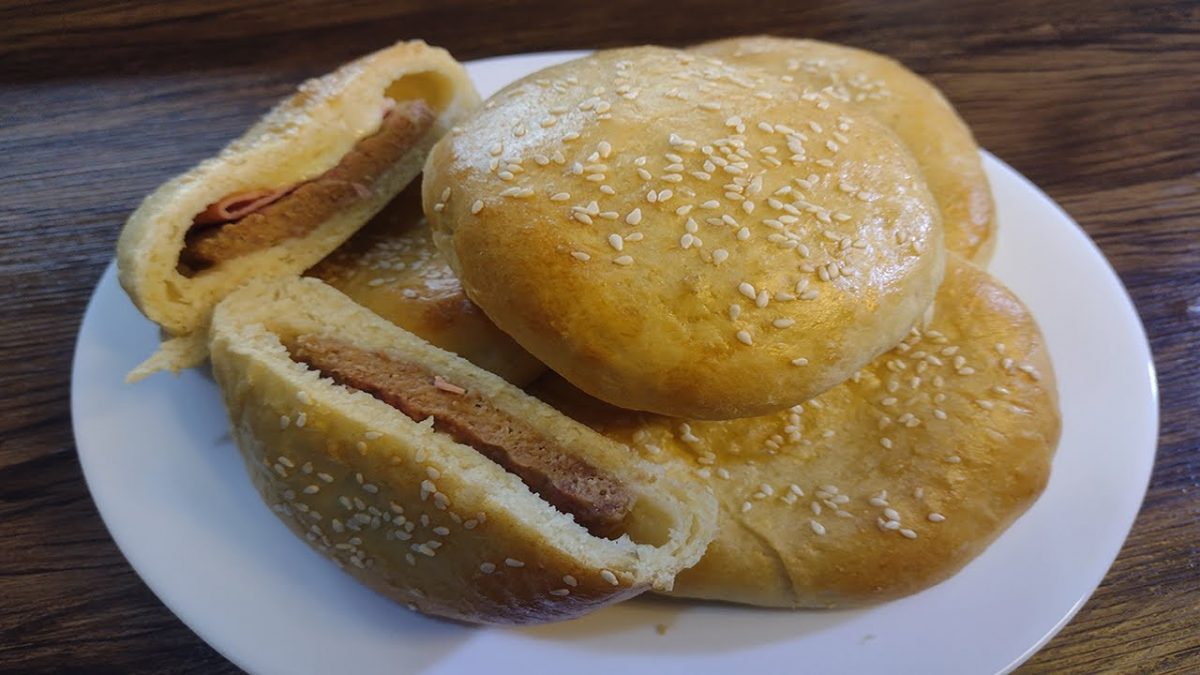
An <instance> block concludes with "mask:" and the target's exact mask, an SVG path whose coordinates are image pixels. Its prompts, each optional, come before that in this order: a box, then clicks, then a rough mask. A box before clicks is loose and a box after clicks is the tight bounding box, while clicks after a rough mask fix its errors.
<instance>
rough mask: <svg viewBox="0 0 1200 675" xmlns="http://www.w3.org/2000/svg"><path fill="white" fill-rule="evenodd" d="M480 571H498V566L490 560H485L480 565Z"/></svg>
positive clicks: (489, 572)
mask: <svg viewBox="0 0 1200 675" xmlns="http://www.w3.org/2000/svg"><path fill="white" fill-rule="evenodd" d="M479 571H480V572H483V573H484V574H491V573H492V572H495V571H496V566H495V565H493V564H492V563H490V562H485V563H482V564H480V565H479Z"/></svg>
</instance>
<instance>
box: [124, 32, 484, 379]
mask: <svg viewBox="0 0 1200 675" xmlns="http://www.w3.org/2000/svg"><path fill="white" fill-rule="evenodd" d="M389 98H390V99H392V100H397V98H399V99H400V100H412V99H414V98H422V99H424V100H426V102H427V104H429V105H430V106H431V107H433V108H434V110H435V111H436V114H437V117H436V120H435V122H434V123H433V125H432V126H431V127H430V129H429V131H428V132H427V133H426V134H425V135H424V136H423V137H421V138H420V139H419V140H418V141H417V142H416V143H415V145H414V147H413V149H412V151H411V152H409V153H407V154H406V155H405V156H404V157H403V158H402V159H401V160H400V161H399V162H397V163H396V164H394V165H393V166H392V167H391V168H390V169H389V170H387V171H386V172H385V173H384V174H382V175H381V176H380V177H379V178H378V179H377V180H376V181H375V183H374V184H372V185H370V186H367V188H368V191H369V194H365V195H363V198H362V199H360V200H358V201H357V202H355V203H354V204H353V205H351V206H350V207H349V208H347V209H345V210H343V211H340V212H338V213H337V214H336V215H335V216H334V217H332V218H329V219H327V220H326V221H324V222H322V223H321V224H320V225H319V226H317V227H316V228H315V229H313V230H312V231H310V232H309V233H308V234H307V235H305V236H302V237H296V238H291V239H287V240H285V241H282V242H281V243H279V244H277V245H274V246H271V247H270V248H267V249H264V250H259V251H255V252H252V253H248V254H246V255H242V256H239V257H237V258H234V259H231V260H228V261H224V262H222V263H221V264H219V265H216V266H214V267H213V268H211V269H209V270H206V271H204V272H202V273H199V274H195V275H193V276H190V277H189V276H187V275H185V274H182V273H181V272H180V271H179V270H178V269H177V267H178V265H177V263H178V259H179V253H180V251H181V250H182V248H183V246H184V238H185V236H186V234H187V232H188V231H189V229H191V227H192V222H193V218H194V217H195V216H196V214H198V213H200V212H202V211H204V210H205V209H206V208H207V207H208V205H210V204H213V203H215V202H217V201H219V200H221V199H222V198H224V197H226V196H228V195H232V194H237V193H240V192H244V191H247V190H256V189H262V188H270V187H277V186H286V185H290V184H294V183H297V182H302V181H306V180H309V179H311V178H313V177H315V176H319V175H321V174H322V173H324V172H326V171H328V170H329V169H331V168H332V167H334V166H336V165H337V164H338V162H339V161H340V160H341V159H342V157H344V156H345V155H346V154H347V153H348V152H349V151H350V150H351V149H352V148H353V147H354V146H355V144H356V143H357V142H358V141H360V140H361V139H363V138H365V137H367V136H369V135H371V134H372V133H374V132H375V131H376V130H377V129H378V128H379V126H380V123H381V120H382V118H383V114H384V111H385V110H386V109H387V106H388V103H387V100H386V99H389ZM478 101H479V97H478V94H477V93H476V92H475V89H474V87H473V86H472V85H471V83H470V80H469V79H468V77H467V75H466V72H465V70H463V68H462V66H461V65H459V64H458V63H457V62H455V61H454V59H453V58H452V57H451V56H450V55H449V54H448V53H447V52H445V51H444V50H441V49H436V48H432V47H429V46H427V45H425V44H424V43H423V42H419V41H418V42H408V43H400V44H397V45H395V46H393V47H390V48H388V49H385V50H382V51H379V52H376V53H374V54H371V55H369V56H367V57H364V58H362V59H359V60H358V61H354V62H352V63H349V64H347V65H345V66H343V67H342V68H340V69H339V70H337V71H336V72H334V73H331V74H330V75H327V76H325V77H322V78H319V79H315V80H310V81H309V82H306V83H305V84H304V85H302V86H301V87H300V89H299V91H298V92H297V93H296V94H295V95H294V96H292V97H291V98H289V99H287V100H285V101H283V102H282V103H280V104H279V105H278V106H276V108H274V109H273V110H272V111H271V112H270V113H268V114H267V115H266V116H265V117H264V118H263V119H262V120H260V121H259V122H258V123H257V124H255V125H254V126H253V127H251V128H250V129H249V130H248V131H247V132H246V133H245V134H244V135H243V136H242V137H241V138H239V139H237V140H235V141H233V142H232V143H230V144H229V145H228V146H227V147H226V148H225V149H223V150H222V151H221V152H220V154H218V155H217V156H216V157H214V158H212V159H209V160H206V161H204V162H202V163H201V164H199V165H198V166H196V167H195V168H193V169H192V170H190V171H188V172H187V173H185V174H183V175H181V176H178V177H176V178H174V179H172V180H171V181H169V182H167V183H166V184H164V185H163V186H161V187H160V188H159V189H158V190H156V191H155V192H154V193H153V194H151V195H150V196H149V197H147V198H146V200H145V201H144V202H143V203H142V204H141V205H140V206H139V207H138V209H137V210H136V211H135V212H134V214H133V215H132V216H131V217H130V219H129V221H128V222H127V223H126V225H125V228H124V229H123V230H122V233H121V237H120V240H119V242H118V256H117V257H118V272H119V278H120V280H121V283H122V285H123V286H124V288H125V289H126V291H127V292H128V293H129V295H130V297H131V298H132V299H133V301H134V303H135V304H136V305H137V306H138V308H139V309H140V310H141V311H142V312H143V313H144V314H145V315H146V316H147V317H148V318H150V319H151V320H152V321H154V322H156V323H158V324H159V325H160V326H162V327H163V328H164V329H165V330H166V331H167V332H168V333H170V334H171V335H175V336H179V335H187V334H190V333H194V332H197V331H202V330H203V329H204V327H205V326H206V324H207V322H208V320H209V317H210V314H211V311H212V308H213V306H215V304H216V303H217V302H218V301H219V300H220V299H221V298H222V297H224V295H226V294H227V293H228V292H230V291H231V290H233V289H234V288H237V287H238V286H240V285H241V284H243V283H245V282H246V281H247V280H249V279H252V278H273V277H280V276H286V275H291V274H299V273H301V272H303V271H304V270H305V269H307V268H308V267H310V266H312V265H313V264H315V263H317V262H318V261H319V260H320V259H321V258H323V257H324V256H325V255H327V254H328V253H330V252H331V251H332V250H334V249H335V248H337V246H338V245H340V244H341V243H342V242H343V241H345V240H346V239H347V238H348V237H349V236H350V235H351V234H353V232H354V231H355V230H357V229H358V227H360V226H361V225H362V224H363V223H364V222H366V221H367V220H369V219H370V217H371V216H372V215H374V214H375V213H376V212H378V211H379V210H380V209H381V208H382V207H383V206H384V205H385V204H386V203H387V202H388V201H389V200H391V198H392V197H394V196H395V195H396V194H397V193H398V192H399V191H400V190H401V189H402V188H403V187H404V186H405V185H407V184H408V183H409V182H411V181H412V180H413V179H414V178H416V177H417V176H418V175H419V173H420V169H421V165H422V163H423V161H424V158H425V155H426V154H427V153H428V150H429V149H430V148H431V147H432V145H433V144H434V142H436V141H437V139H438V138H439V137H440V136H442V135H443V134H444V133H445V132H446V131H448V130H449V128H450V127H451V125H453V124H454V123H455V122H456V121H457V120H459V119H460V118H462V117H463V116H464V115H465V114H466V113H468V112H469V111H470V110H472V109H474V108H475V107H476V106H477V105H478ZM176 353H180V354H182V353H184V352H183V351H180V350H176ZM187 353H191V352H187ZM167 361H171V360H170V359H163V358H159V359H157V360H156V361H155V362H154V363H155V365H158V366H159V367H164V366H165V367H168V368H171V369H175V370H177V369H179V368H182V367H188V366H191V365H195V363H190V362H188V363H185V362H181V361H171V362H170V363H167Z"/></svg>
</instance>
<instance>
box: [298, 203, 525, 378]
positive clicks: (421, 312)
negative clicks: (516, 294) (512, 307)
mask: <svg viewBox="0 0 1200 675" xmlns="http://www.w3.org/2000/svg"><path fill="white" fill-rule="evenodd" d="M419 185H420V183H419V182H416V181H415V182H414V183H413V184H412V185H409V186H408V187H407V188H405V190H404V192H402V193H401V194H400V195H399V196H398V197H396V199H394V200H392V202H391V203H390V204H388V205H387V206H386V207H385V208H384V209H383V210H382V211H380V212H379V214H378V215H376V216H375V217H374V218H373V219H372V220H371V222H369V223H367V224H366V225H364V226H363V228H362V229H361V230H359V231H358V232H356V233H355V234H354V236H353V237H351V238H350V240H349V241H347V242H346V243H344V244H342V245H341V246H340V247H338V249H337V250H336V251H334V252H333V253H331V254H330V255H329V256H328V257H326V258H325V259H324V260H322V261H321V262H320V263H318V264H317V265H316V266H315V267H313V268H312V269H310V270H309V271H308V272H307V273H306V274H307V275H308V276H312V277H316V278H318V279H321V280H322V281H324V282H325V283H327V284H329V285H331V286H333V287H334V288H336V289H338V290H339V291H341V292H343V293H345V294H346V295H347V296H349V297H350V298H351V299H352V300H354V301H355V302H357V303H358V304H360V305H362V306H364V307H366V308H368V309H370V310H371V311H373V312H375V313H376V314H378V315H379V316H382V317H383V318H385V319H387V320H388V321H391V322H392V323H394V324H396V325H397V326H400V327H401V328H404V329H405V330H407V331H410V332H412V333H414V334H416V335H417V336H419V337H421V338H424V339H425V340H428V341H429V342H430V343H432V344H433V345H435V346H437V347H441V348H442V349H445V350H446V351H450V352H454V353H455V354H458V355H459V356H462V357H463V358H465V359H467V360H468V361H470V362H472V363H474V364H475V365H477V366H479V367H481V368H483V369H484V370H488V371H491V372H493V373H496V374H497V375H499V376H500V377H503V378H504V379H506V380H508V381H509V382H512V383H513V384H515V385H517V386H521V385H524V384H528V383H529V382H531V381H532V380H533V379H534V378H536V377H537V376H538V375H540V374H541V373H542V372H543V371H544V370H545V369H546V367H545V366H543V365H542V364H541V362H539V361H538V360H537V359H535V358H533V357H532V356H530V355H529V352H527V351H525V350H524V349H521V346H520V345H518V344H517V343H516V342H514V341H513V339H512V338H510V337H509V336H507V335H505V334H504V333H503V332H502V331H501V330H500V329H499V328H496V325H495V324H493V323H492V322H491V321H489V320H488V318H487V315H485V314H484V313H483V312H482V311H480V309H479V308H478V307H476V306H475V303H473V302H471V300H470V299H469V298H467V296H466V294H465V293H463V289H462V284H460V283H459V282H458V278H457V277H455V276H454V272H452V271H451V270H450V266H449V265H447V264H446V259H445V258H444V257H442V254H441V253H439V252H438V250H437V248H436V247H435V246H434V245H433V236H432V234H431V232H430V230H429V224H428V223H426V222H425V216H424V214H422V213H421V190H420V187H419Z"/></svg>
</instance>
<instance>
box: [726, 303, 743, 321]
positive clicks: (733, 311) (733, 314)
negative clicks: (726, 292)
mask: <svg viewBox="0 0 1200 675" xmlns="http://www.w3.org/2000/svg"><path fill="white" fill-rule="evenodd" d="M741 314H742V306H741V305H739V304H737V303H736V302H735V303H733V304H732V305H730V306H729V318H730V320H732V321H737V318H738V317H739V316H741Z"/></svg>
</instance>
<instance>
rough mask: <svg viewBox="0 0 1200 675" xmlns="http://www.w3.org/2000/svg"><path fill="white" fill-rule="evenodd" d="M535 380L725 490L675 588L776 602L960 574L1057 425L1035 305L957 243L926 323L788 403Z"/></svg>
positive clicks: (1004, 519) (844, 597)
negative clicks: (705, 415) (626, 401)
mask: <svg viewBox="0 0 1200 675" xmlns="http://www.w3.org/2000/svg"><path fill="white" fill-rule="evenodd" d="M535 393H538V394H539V395H540V396H542V397H543V398H544V399H545V400H547V401H549V402H551V403H552V404H553V405H556V406H557V407H559V408H560V409H562V410H564V411H566V412H567V413H568V414H570V415H572V416H574V417H576V418H577V419H580V420H582V421H584V422H586V423H587V424H589V425H592V426H594V427H595V428H597V429H598V430H600V431H602V432H603V433H605V434H606V435H608V436H610V437H611V438H613V439H615V440H617V441H620V442H622V443H628V444H630V445H631V446H633V447H634V448H636V449H637V450H639V451H640V452H641V454H642V456H643V457H645V458H646V459H649V460H651V461H656V462H660V463H662V464H664V465H666V466H669V467H672V468H673V470H675V471H676V472H678V475H690V476H692V477H693V479H694V480H695V481H697V482H698V483H699V484H702V485H705V486H708V487H711V488H712V489H713V491H714V492H716V494H717V498H718V500H719V501H720V504H721V515H720V524H719V528H720V531H719V533H718V535H717V538H716V539H715V540H714V541H713V543H712V544H711V545H710V546H709V547H708V552H707V553H706V554H705V555H704V558H703V559H702V560H701V561H700V563H699V564H697V565H696V566H695V567H693V568H691V569H689V570H687V571H686V572H684V573H683V574H681V575H680V576H679V578H678V579H677V580H676V584H675V588H674V590H673V591H672V594H673V595H680V596H685V597H693V598H706V599H716V600H727V601H732V602H740V603H749V604H755V605H768V606H778V607H831V606H852V605H863V604H868V603H874V602H880V601H883V600H888V599H891V598H896V597H899V596H902V595H906V594H909V593H913V592H916V591H919V590H921V589H923V588H926V587H928V586H931V585H933V584H936V583H938V582H939V581H941V580H943V579H945V578H947V577H949V576H950V575H952V574H954V573H955V572H956V571H957V570H958V569H959V568H961V567H962V566H963V565H964V564H966V563H967V562H968V561H969V560H971V559H972V558H974V557H975V556H976V555H978V554H979V553H980V552H982V551H983V550H984V548H985V547H987V545H988V544H989V543H990V542H992V541H993V540H994V539H995V538H996V537H997V536H998V535H999V534H1000V533H1001V532H1002V531H1004V529H1005V528H1007V527H1008V525H1009V524H1010V523H1012V522H1013V521H1014V520H1015V519H1016V518H1017V517H1018V516H1019V515H1021V513H1023V512H1024V511H1025V509H1026V508H1028V507H1029V505H1030V504H1032V503H1033V501H1034V500H1035V499H1036V498H1037V496H1038V495H1039V494H1040V493H1041V491H1042V489H1043V487H1044V486H1045V484H1046V480H1047V477H1048V475H1049V472H1050V460H1051V458H1052V456H1053V454H1054V450H1055V447H1056V445H1057V443H1058V436H1059V429H1060V416H1059V412H1058V404H1057V396H1056V392H1055V385H1054V373H1053V370H1052V369H1051V366H1050V361H1049V360H1048V356H1047V353H1046V349H1045V346H1044V344H1043V341H1042V337H1041V335H1040V333H1039V331H1038V327H1037V325H1036V324H1035V323H1034V320H1033V317H1032V316H1030V314H1029V311H1028V310H1027V309H1026V308H1025V307H1024V306H1023V305H1022V304H1021V302H1020V301H1019V300H1018V299H1017V298H1016V297H1015V296H1013V294H1012V293H1011V292H1010V291H1008V290H1007V289H1006V288H1004V286H1002V285H1001V284H1000V283H999V282H998V281H996V280H995V279H994V278H992V277H990V276H989V275H988V274H987V273H986V272H983V271H982V270H980V269H978V268H977V267H975V266H973V265H972V264H970V263H967V262H965V261H961V260H960V259H958V258H957V256H951V257H950V260H949V261H948V265H947V270H946V281H945V283H944V284H943V285H942V288H941V291H940V292H939V294H938V298H937V301H936V303H935V312H934V318H933V320H932V323H931V324H929V325H927V326H924V327H921V328H914V329H913V330H912V331H911V332H910V333H909V335H908V337H906V338H905V339H904V341H903V342H901V343H900V344H898V345H897V346H896V348H895V349H893V350H891V351H890V352H888V353H887V354H884V355H883V356H880V357H879V358H878V359H876V360H875V361H874V362H873V363H871V364H870V365H869V366H867V367H866V368H864V369H863V370H862V371H860V372H858V373H856V374H855V375H854V377H853V378H851V379H850V380H849V381H847V382H845V383H844V384H841V385H839V386H837V387H835V388H833V389H831V390H830V391H828V392H826V393H824V394H822V395H821V396H819V397H817V398H815V399H813V400H811V401H807V402H805V403H804V404H802V405H798V406H795V407H793V408H791V409H790V410H786V411H783V412H780V413H776V414H773V415H767V416H764V417H757V418H752V419H742V420H731V421H726V422H701V421H683V420H678V419H668V418H664V417H659V416H653V415H646V414H640V413H633V412H628V411H621V410H617V409H616V408H613V407H611V406H607V405H604V404H602V403H600V402H598V401H595V400H594V399H590V398H587V397H584V396H583V395H582V394H579V393H578V392H576V391H574V390H572V389H569V388H568V387H566V385H565V384H563V383H562V381H561V380H558V381H557V383H555V382H548V383H542V382H539V389H538V390H537V391H536V392H535Z"/></svg>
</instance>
